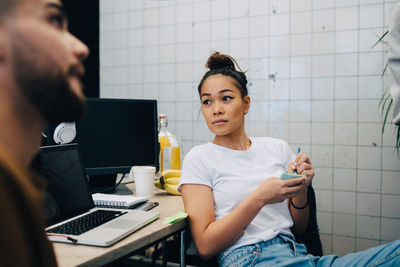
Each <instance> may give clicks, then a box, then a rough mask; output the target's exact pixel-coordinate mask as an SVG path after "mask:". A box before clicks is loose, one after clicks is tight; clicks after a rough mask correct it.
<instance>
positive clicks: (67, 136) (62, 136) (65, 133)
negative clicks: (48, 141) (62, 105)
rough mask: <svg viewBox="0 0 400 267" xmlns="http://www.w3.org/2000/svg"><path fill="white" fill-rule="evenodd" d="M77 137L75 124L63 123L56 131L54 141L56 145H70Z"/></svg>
mask: <svg viewBox="0 0 400 267" xmlns="http://www.w3.org/2000/svg"><path fill="white" fill-rule="evenodd" d="M75 136H76V129H75V122H62V123H60V124H59V125H58V126H57V127H56V129H55V130H54V134H53V139H54V142H56V144H68V143H70V142H72V140H74V138H75Z"/></svg>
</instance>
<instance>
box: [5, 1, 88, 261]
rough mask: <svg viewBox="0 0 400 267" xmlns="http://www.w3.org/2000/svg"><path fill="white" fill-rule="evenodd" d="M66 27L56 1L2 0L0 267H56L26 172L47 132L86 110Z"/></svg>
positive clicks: (76, 44) (82, 53)
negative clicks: (0, 245) (42, 136)
mask: <svg viewBox="0 0 400 267" xmlns="http://www.w3.org/2000/svg"><path fill="white" fill-rule="evenodd" d="M67 26H68V25H67V19H66V15H65V12H64V8H63V6H62V4H61V2H60V0H0V212H1V219H0V238H1V241H2V244H3V245H2V249H1V250H0V266H56V260H55V257H54V253H53V250H52V247H51V244H50V243H49V242H48V240H47V238H46V235H45V233H44V224H43V216H42V211H41V205H42V198H43V194H42V193H43V190H44V187H45V185H44V183H43V182H42V180H41V179H40V178H38V177H35V176H34V175H33V174H32V173H31V172H30V171H29V168H28V166H29V163H30V161H31V160H32V158H33V156H34V155H35V153H36V152H37V151H38V147H39V145H40V140H41V133H42V131H43V130H44V129H45V128H46V126H47V125H48V124H56V123H59V122H63V121H73V120H76V119H79V118H80V117H81V116H82V114H83V112H84V109H85V97H84V95H83V93H82V85H81V83H80V79H81V77H82V75H83V73H84V69H83V65H82V61H83V60H84V59H85V58H86V57H87V56H88V48H87V47H86V46H85V45H84V44H83V43H82V42H80V41H79V40H78V39H76V38H75V37H74V36H72V35H71V34H70V33H69V32H68V29H67Z"/></svg>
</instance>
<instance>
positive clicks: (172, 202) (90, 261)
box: [53, 189, 187, 267]
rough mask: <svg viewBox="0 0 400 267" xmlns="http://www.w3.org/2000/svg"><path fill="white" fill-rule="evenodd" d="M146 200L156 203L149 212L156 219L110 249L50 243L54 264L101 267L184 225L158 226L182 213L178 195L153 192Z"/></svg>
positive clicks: (158, 191)
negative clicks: (154, 211) (154, 212)
mask: <svg viewBox="0 0 400 267" xmlns="http://www.w3.org/2000/svg"><path fill="white" fill-rule="evenodd" d="M150 201H158V202H159V203H160V205H158V206H157V207H155V208H154V209H153V210H156V211H158V212H160V218H158V219H157V220H156V221H154V222H152V223H150V224H149V225H147V226H145V227H143V228H141V229H140V230H138V231H136V232H134V233H133V234H131V235H129V236H128V237H126V238H124V239H122V240H121V241H119V242H117V243H116V244H114V245H113V246H111V247H107V248H102V247H91V246H83V245H72V244H63V243H53V247H54V251H55V254H56V258H57V262H58V265H59V266H60V267H67V266H68V267H70V266H101V265H103V264H107V263H110V262H112V261H114V260H116V259H119V258H122V257H124V256H127V255H129V254H131V253H132V252H133V251H135V250H138V249H140V248H143V247H145V246H147V245H149V244H151V243H153V242H155V241H157V240H160V239H162V238H163V237H166V236H169V235H170V234H172V233H175V232H178V231H180V230H182V229H184V228H185V227H186V226H187V220H183V221H180V222H177V223H174V224H163V223H162V222H163V220H164V218H165V217H169V216H171V215H174V214H175V213H176V212H178V211H183V210H184V208H183V202H182V198H181V197H180V196H172V195H170V194H168V193H167V192H165V191H163V190H160V189H155V194H154V197H153V198H152V199H150Z"/></svg>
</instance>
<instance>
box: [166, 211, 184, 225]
mask: <svg viewBox="0 0 400 267" xmlns="http://www.w3.org/2000/svg"><path fill="white" fill-rule="evenodd" d="M187 216H188V215H187V213H186V212H183V211H178V212H177V213H175V214H174V215H172V216H171V217H167V218H165V219H164V221H163V224H173V223H176V222H179V221H182V220H184V219H186V217H187Z"/></svg>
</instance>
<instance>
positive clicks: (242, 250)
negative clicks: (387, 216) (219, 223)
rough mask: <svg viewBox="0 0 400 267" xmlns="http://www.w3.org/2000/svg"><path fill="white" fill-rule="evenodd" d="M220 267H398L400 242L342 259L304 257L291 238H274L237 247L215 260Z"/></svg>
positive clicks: (306, 255)
mask: <svg viewBox="0 0 400 267" xmlns="http://www.w3.org/2000/svg"><path fill="white" fill-rule="evenodd" d="M218 261H219V264H220V266H235V267H240V266H296V267H297V266H318V267H319V266H321V267H323V266H338V267H339V266H340V267H342V266H400V240H397V241H393V242H391V243H389V244H386V245H381V246H378V247H374V248H370V249H367V250H364V251H360V252H357V253H351V254H347V255H345V256H343V257H339V256H336V255H327V256H323V257H317V256H313V255H311V254H307V249H306V247H305V246H304V245H303V244H299V243H296V242H295V241H294V237H293V236H289V235H285V234H279V235H278V236H277V237H275V238H273V239H271V240H268V241H264V242H259V243H257V244H254V245H247V246H243V247H239V248H237V249H235V250H233V251H232V252H230V253H225V254H224V253H222V254H220V255H219V256H218Z"/></svg>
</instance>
